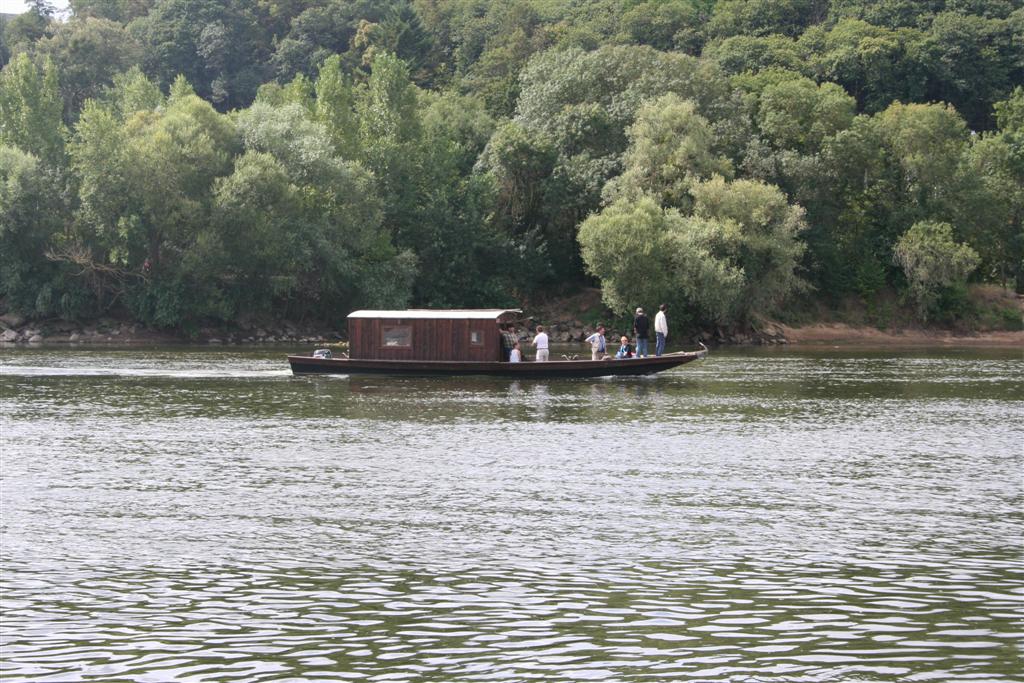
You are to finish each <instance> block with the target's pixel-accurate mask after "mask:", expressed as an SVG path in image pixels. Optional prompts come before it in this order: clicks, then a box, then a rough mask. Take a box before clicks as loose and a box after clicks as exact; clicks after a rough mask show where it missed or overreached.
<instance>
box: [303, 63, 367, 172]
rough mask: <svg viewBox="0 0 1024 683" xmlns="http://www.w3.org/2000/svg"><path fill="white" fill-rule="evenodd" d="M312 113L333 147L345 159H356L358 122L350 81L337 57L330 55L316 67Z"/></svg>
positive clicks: (357, 151)
mask: <svg viewBox="0 0 1024 683" xmlns="http://www.w3.org/2000/svg"><path fill="white" fill-rule="evenodd" d="M315 90H316V108H315V110H314V116H315V118H316V120H317V121H319V122H320V123H322V124H323V125H324V126H326V128H327V132H328V134H329V135H330V137H331V140H332V141H333V142H334V148H335V149H336V150H337V152H338V154H340V155H341V156H342V157H343V158H345V159H358V158H359V156H360V151H359V122H358V120H357V119H356V112H355V102H356V101H355V91H354V89H353V86H352V80H351V79H350V78H349V77H348V76H346V75H345V73H344V72H343V71H342V69H341V57H339V56H338V55H332V56H331V57H328V58H327V59H326V60H325V61H324V63H323V64H322V65H321V66H320V73H319V75H318V76H317V79H316V84H315Z"/></svg>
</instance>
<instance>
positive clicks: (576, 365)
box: [288, 309, 707, 378]
mask: <svg viewBox="0 0 1024 683" xmlns="http://www.w3.org/2000/svg"><path fill="white" fill-rule="evenodd" d="M521 313H522V312H521V311H519V310H516V309H471V310H422V309H421V310H406V311H355V312H354V313H352V314H350V315H349V316H348V324H349V356H348V357H342V358H333V357H323V356H324V355H325V354H321V353H317V354H315V355H312V356H288V363H289V364H290V365H291V368H292V372H293V373H295V374H343V375H355V374H386V375H395V374H398V375H490V376H500V377H521V378H522V377H534V378H555V377H604V376H609V375H649V374H652V373H655V372H661V371H662V370H668V369H669V368H674V367H676V366H679V365H683V364H684V363H689V362H691V361H694V360H697V359H700V358H703V357H704V356H705V355H707V348H706V347H705V348H702V349H701V350H700V351H681V352H677V353H669V354H665V355H662V356H651V357H647V358H626V359H622V360H614V359H607V360H589V359H585V360H583V359H581V360H576V359H568V358H565V357H563V358H561V359H558V358H556V359H554V360H550V361H546V362H536V361H529V360H527V361H524V362H521V363H509V362H507V361H505V360H503V358H504V350H503V349H502V346H501V330H500V328H499V325H501V324H504V323H508V322H512V321H513V320H515V319H516V318H517V317H518V316H519V315H520V314H521Z"/></svg>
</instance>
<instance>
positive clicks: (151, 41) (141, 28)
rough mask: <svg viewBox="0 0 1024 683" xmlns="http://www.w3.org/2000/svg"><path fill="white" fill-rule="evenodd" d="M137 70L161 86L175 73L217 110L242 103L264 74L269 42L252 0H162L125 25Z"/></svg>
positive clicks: (247, 98)
mask: <svg viewBox="0 0 1024 683" xmlns="http://www.w3.org/2000/svg"><path fill="white" fill-rule="evenodd" d="M129 30H130V32H131V33H132V35H133V36H134V37H135V38H136V40H138V42H139V43H140V44H141V46H142V48H143V53H142V54H143V58H142V64H141V66H142V69H143V71H145V72H146V74H147V75H149V76H150V77H152V78H154V79H155V80H156V81H157V82H158V83H159V84H160V86H161V87H167V86H169V85H170V84H171V83H172V82H173V81H174V79H175V78H176V77H177V76H178V75H179V74H180V75H184V76H185V78H186V79H187V80H188V81H189V82H190V83H192V84H193V86H194V87H195V88H196V92H197V93H198V94H199V95H200V96H201V97H203V98H204V99H207V100H209V101H210V102H213V103H214V104H216V105H217V106H218V107H220V108H222V109H230V108H234V107H239V106H244V105H247V104H248V103H249V102H251V101H252V99H253V97H254V96H255V94H256V89H257V87H258V86H259V84H260V83H262V82H263V81H265V80H266V79H267V76H268V66H267V65H268V57H269V50H270V41H269V39H268V38H267V37H266V36H265V35H264V34H263V32H262V28H261V26H260V24H259V21H258V16H257V15H256V14H255V12H254V7H253V5H252V3H247V2H242V0H162V1H161V2H159V3H157V4H156V5H154V7H153V9H152V10H151V11H150V12H149V13H148V14H147V15H145V16H144V17H140V18H138V19H135V20H134V21H132V23H131V24H129Z"/></svg>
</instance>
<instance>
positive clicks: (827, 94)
mask: <svg viewBox="0 0 1024 683" xmlns="http://www.w3.org/2000/svg"><path fill="white" fill-rule="evenodd" d="M855 109H856V102H855V101H854V99H853V98H852V97H850V96H849V95H847V94H846V92H845V91H844V90H843V89H842V88H841V87H840V86H838V85H836V84H835V83H822V84H821V85H816V84H815V83H814V81H812V80H810V79H809V78H798V79H792V80H786V81H782V82H780V83H776V84H772V85H768V86H767V87H765V89H764V90H762V91H761V97H760V103H759V106H758V112H757V123H758V126H759V127H760V129H761V132H762V133H764V134H765V135H766V136H767V137H768V139H769V140H770V141H771V142H772V144H773V145H774V146H775V147H777V148H779V149H793V150H797V151H801V152H811V151H816V150H817V149H818V148H819V147H820V145H821V143H822V141H823V140H824V139H825V138H827V137H830V136H832V135H835V134H836V133H837V132H839V131H841V130H845V129H847V128H849V127H850V124H851V123H852V122H853V117H854V113H855Z"/></svg>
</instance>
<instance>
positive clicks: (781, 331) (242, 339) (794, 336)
mask: <svg viewBox="0 0 1024 683" xmlns="http://www.w3.org/2000/svg"><path fill="white" fill-rule="evenodd" d="M973 295H974V297H975V298H976V299H977V300H978V301H977V304H976V307H975V310H985V309H984V307H985V306H986V305H987V306H989V307H990V310H995V311H997V312H998V313H999V314H998V315H990V316H988V319H987V320H975V321H974V326H973V327H969V326H961V327H960V328H957V329H948V328H943V327H938V326H932V327H925V326H920V325H917V324H915V323H911V322H906V321H907V320H910V319H911V317H910V316H909V314H908V315H907V316H901V315H897V314H896V309H894V313H893V315H892V316H891V317H890V318H889V320H890V321H891V322H890V323H889V324H888V325H880V324H877V323H876V324H868V323H867V322H866V320H867V319H868V316H866V315H865V314H864V311H863V310H860V309H858V308H857V307H856V306H855V305H854V306H847V307H846V309H844V310H841V311H839V312H838V313H837V312H835V311H828V310H826V309H824V308H822V309H819V310H816V311H814V312H813V313H812V314H811V315H808V316H807V317H808V318H809V321H808V322H806V323H803V324H786V323H783V322H778V321H772V320H765V319H761V320H759V321H757V322H755V323H754V324H752V325H750V326H749V327H745V328H742V329H740V328H723V327H718V326H712V327H706V328H705V329H691V330H689V331H687V332H679V331H673V334H672V338H671V342H672V343H673V346H679V345H682V346H696V345H697V344H698V343H704V344H707V345H708V346H771V345H782V344H786V345H825V344H828V345H842V346H868V345H870V346H969V347H1013V346H1019V347H1021V348H1024V330H1012V329H1000V326H999V325H993V324H992V321H994V322H996V323H1001V324H1002V325H1003V327H1005V326H1006V320H1007V319H1008V318H1009V317H1013V316H1016V318H1015V319H1016V321H1017V322H1018V324H1019V320H1020V319H1021V315H1024V298H1021V297H1018V296H1016V295H1013V294H1009V293H1006V292H1005V291H1002V290H1000V291H996V290H995V289H994V288H992V287H979V288H976V289H975V290H974V291H973ZM522 307H523V315H524V318H523V321H522V324H521V325H520V326H519V329H518V334H519V337H520V339H521V340H524V341H529V340H530V339H532V338H533V335H534V334H535V332H536V328H537V325H541V324H542V325H544V327H545V330H546V332H547V333H548V335H549V336H550V338H551V340H552V341H553V342H560V343H574V342H582V341H583V340H584V339H586V337H587V336H588V335H590V334H591V333H592V332H593V331H594V329H596V327H597V326H598V325H599V324H601V325H604V326H605V328H606V333H605V336H606V337H607V339H608V340H609V342H610V343H612V344H614V343H616V341H615V340H617V339H618V338H619V337H620V336H621V335H626V336H629V337H631V338H632V329H631V325H632V316H615V315H614V314H613V313H612V312H611V311H609V310H608V309H607V308H606V307H605V305H604V303H603V302H602V300H601V292H600V290H599V289H596V288H586V289H582V290H579V291H577V292H575V293H573V294H572V295H569V296H565V297H560V298H552V299H550V300H548V301H544V302H536V303H533V302H526V303H524V304H523V306H522ZM648 314H649V315H652V316H653V311H648ZM1011 314H1012V316H1011ZM671 316H672V312H671V311H670V319H671ZM896 321H900V322H899V323H897V322H896ZM1011 327H1012V325H1011ZM346 340H347V337H346V335H345V333H344V326H343V324H333V323H329V322H324V321H298V322H297V321H287V320H285V321H281V320H246V321H242V322H240V323H238V324H236V325H231V326H207V327H199V328H196V329H191V330H178V331H168V330H154V329H151V328H147V327H145V326H144V325H140V324H138V323H136V322H133V321H131V320H122V319H118V318H114V317H104V318H99V319H95V320H89V321H68V320H61V319H52V320H27V319H26V318H24V317H23V316H20V315H17V314H14V313H10V312H8V313H6V314H4V315H0V346H5V345H18V344H44V343H45V344H119V345H120V344H124V345H140V346H147V345H166V344H205V345H217V344H235V345H241V344H273V343H294V344H321V345H323V344H336V343H339V342H344V341H346Z"/></svg>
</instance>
